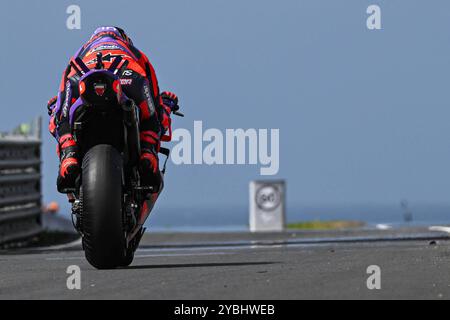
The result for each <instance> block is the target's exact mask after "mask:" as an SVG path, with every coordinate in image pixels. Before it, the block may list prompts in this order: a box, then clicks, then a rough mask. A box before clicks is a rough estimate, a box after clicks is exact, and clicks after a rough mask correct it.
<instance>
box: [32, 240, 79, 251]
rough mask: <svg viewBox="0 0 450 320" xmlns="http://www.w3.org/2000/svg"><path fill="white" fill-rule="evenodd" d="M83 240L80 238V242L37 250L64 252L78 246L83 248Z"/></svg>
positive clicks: (38, 249)
mask: <svg viewBox="0 0 450 320" xmlns="http://www.w3.org/2000/svg"><path fill="white" fill-rule="evenodd" d="M81 242H82V239H81V238H79V239H78V240H75V241H73V242H70V243H66V244H61V245H58V246H50V247H42V248H36V250H37V251H51V250H64V249H69V248H73V247H77V246H81Z"/></svg>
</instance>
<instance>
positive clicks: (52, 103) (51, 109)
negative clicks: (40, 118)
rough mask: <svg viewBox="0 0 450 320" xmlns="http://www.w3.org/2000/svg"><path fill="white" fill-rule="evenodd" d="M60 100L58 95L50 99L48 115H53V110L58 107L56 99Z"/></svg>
mask: <svg viewBox="0 0 450 320" xmlns="http://www.w3.org/2000/svg"><path fill="white" fill-rule="evenodd" d="M57 100H58V97H53V98H51V99H50V100H48V102H47V111H48V115H49V116H51V115H52V113H53V110H54V109H55V107H56V101H57Z"/></svg>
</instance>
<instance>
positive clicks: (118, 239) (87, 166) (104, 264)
mask: <svg viewBox="0 0 450 320" xmlns="http://www.w3.org/2000/svg"><path fill="white" fill-rule="evenodd" d="M122 166H123V165H122V157H121V155H120V153H119V152H118V151H117V150H116V149H115V148H114V147H112V146H110V145H97V146H94V147H93V148H92V149H90V150H89V151H88V152H87V153H86V155H85V157H84V159H83V168H82V175H83V176H82V182H83V186H82V191H83V213H82V217H83V219H82V224H83V226H82V228H83V235H84V236H83V247H84V250H85V255H86V259H87V260H88V261H89V263H90V264H91V265H93V266H94V267H95V268H97V269H112V268H116V267H119V266H121V265H123V262H124V260H125V258H126V249H125V248H126V243H125V233H124V230H123V216H122Z"/></svg>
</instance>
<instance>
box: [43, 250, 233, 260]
mask: <svg viewBox="0 0 450 320" xmlns="http://www.w3.org/2000/svg"><path fill="white" fill-rule="evenodd" d="M229 254H231V253H226V252H214V253H213V252H199V253H169V254H144V255H140V254H139V253H138V254H137V255H136V256H135V259H140V258H161V257H192V256H216V255H229ZM84 259H85V257H84V256H83V257H53V258H45V260H46V261H64V260H84Z"/></svg>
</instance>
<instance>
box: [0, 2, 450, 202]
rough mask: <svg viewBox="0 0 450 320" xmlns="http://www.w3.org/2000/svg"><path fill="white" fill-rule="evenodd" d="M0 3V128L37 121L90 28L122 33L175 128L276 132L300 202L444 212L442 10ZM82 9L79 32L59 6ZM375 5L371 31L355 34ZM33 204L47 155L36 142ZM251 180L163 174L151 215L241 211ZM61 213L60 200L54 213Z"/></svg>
mask: <svg viewBox="0 0 450 320" xmlns="http://www.w3.org/2000/svg"><path fill="white" fill-rule="evenodd" d="M126 3H127V6H126V9H125V8H123V6H124V5H123V4H121V2H119V1H95V2H94V1H56V0H53V1H49V0H46V1H36V0H34V1H30V0H26V1H25V0H16V1H7V2H4V3H2V9H1V11H0V30H2V32H1V34H2V39H1V46H2V47H1V50H0V70H1V73H2V76H1V77H0V93H1V99H2V100H1V106H0V108H1V109H0V110H1V113H0V115H1V116H0V128H1V129H2V130H7V129H11V128H12V127H14V125H15V124H18V123H20V122H23V121H26V120H28V119H30V118H32V117H35V116H37V115H43V116H45V115H46V112H45V104H46V101H47V99H48V98H50V97H51V96H53V95H54V94H55V93H56V90H57V87H58V84H59V79H60V75H61V73H62V71H63V69H64V67H65V65H66V63H67V61H68V59H69V57H70V55H72V54H73V53H74V52H75V51H76V49H77V48H78V47H79V46H80V45H81V44H82V43H83V41H86V40H87V39H88V38H89V36H90V34H91V33H92V31H93V30H94V29H95V28H96V27H97V26H100V25H108V24H113V25H119V26H122V27H123V28H125V29H126V30H127V31H128V33H129V35H130V36H131V37H132V38H133V39H134V42H135V44H136V45H137V46H138V47H139V48H140V49H141V50H143V51H144V52H146V53H147V54H148V56H149V58H150V60H151V61H152V63H153V64H154V66H155V68H156V72H157V75H158V78H159V81H160V87H161V89H163V90H166V89H168V90H173V91H174V92H176V93H177V94H179V96H180V99H181V104H182V107H183V110H184V112H185V113H186V117H185V118H184V119H179V118H176V119H175V122H174V126H175V128H176V127H183V128H187V129H191V130H192V128H193V121H194V120H202V121H203V123H204V126H205V127H207V128H211V127H214V128H219V129H226V128H268V129H270V128H279V129H280V153H281V154H280V157H281V166H280V171H279V174H278V175H277V176H275V177H273V178H275V179H278V178H283V179H287V182H288V201H289V204H290V205H291V206H295V205H298V204H305V203H308V204H311V203H320V204H335V203H336V204H342V203H398V202H399V201H400V199H404V198H405V199H409V201H411V202H415V203H449V202H450V201H449V200H448V199H449V198H450V170H449V168H450V143H449V137H450V125H449V122H450V121H449V119H450V108H449V100H450V99H449V98H450V96H449V95H450V90H448V87H449V84H450V81H449V80H450V79H449V78H450V2H448V1H445V0H435V1H424V0H421V1H417V0H397V1H375V0H372V1H366V0H340V1H337V0H326V1H325V0H284V1H274V0H271V1H268V0H246V1H237V0H232V1H223V0H193V1H181V0H170V1H167V0H164V1H127V2H126ZM70 4H77V5H79V6H80V7H81V10H82V25H81V27H82V28H81V30H68V29H67V28H66V19H67V14H66V8H67V7H68V6H69V5H70ZM371 4H378V5H380V7H381V10H382V28H383V29H382V30H379V31H369V30H368V29H367V28H366V19H367V14H366V9H367V7H368V6H369V5H371ZM44 140H45V143H44V150H45V152H44V173H45V178H44V192H45V198H46V199H47V200H50V199H63V198H62V197H60V196H58V195H57V193H56V190H55V187H54V180H55V179H56V169H57V159H56V156H55V155H54V148H55V144H54V142H53V141H52V140H51V138H50V136H49V135H48V134H45V136H44ZM258 178H260V176H259V167H255V166H220V167H218V166H212V167H208V166H174V165H173V164H171V165H169V169H168V176H167V184H166V186H167V189H166V190H165V193H164V195H163V196H162V198H161V203H160V205H161V206H166V207H180V206H190V207H196V206H211V205H219V206H227V205H246V204H247V197H248V182H249V181H250V180H252V179H258ZM61 201H62V200H61Z"/></svg>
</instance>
